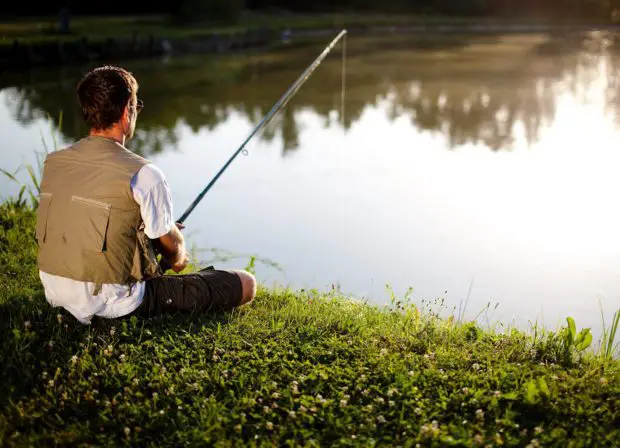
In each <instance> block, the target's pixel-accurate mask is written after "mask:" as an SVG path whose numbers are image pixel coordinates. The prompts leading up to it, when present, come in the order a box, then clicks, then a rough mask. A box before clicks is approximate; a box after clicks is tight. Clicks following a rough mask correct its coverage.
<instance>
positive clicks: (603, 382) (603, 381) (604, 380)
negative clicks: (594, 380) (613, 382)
mask: <svg viewBox="0 0 620 448" xmlns="http://www.w3.org/2000/svg"><path fill="white" fill-rule="evenodd" d="M598 382H599V383H600V384H601V385H603V386H606V385H607V383H608V382H609V381H607V378H605V377H601V379H600V380H598Z"/></svg>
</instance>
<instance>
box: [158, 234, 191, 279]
mask: <svg viewBox="0 0 620 448" xmlns="http://www.w3.org/2000/svg"><path fill="white" fill-rule="evenodd" d="M180 226H181V225H179V224H177V225H176V226H175V227H173V228H172V230H170V232H168V233H166V234H165V235H162V236H160V237H159V238H158V246H159V249H160V252H161V254H162V256H163V257H164V259H165V260H166V261H167V262H168V264H169V265H170V266H171V269H172V270H173V271H174V272H177V273H178V272H181V271H182V270H183V269H185V267H186V266H187V264H188V263H189V256H188V254H187V250H186V249H185V238H183V234H182V233H181V231H180V230H179V228H182V227H180Z"/></svg>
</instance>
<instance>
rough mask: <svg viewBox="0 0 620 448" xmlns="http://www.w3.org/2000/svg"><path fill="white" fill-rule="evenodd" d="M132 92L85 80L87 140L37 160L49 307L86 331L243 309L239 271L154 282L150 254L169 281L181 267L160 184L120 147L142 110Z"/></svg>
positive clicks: (128, 85) (119, 73)
mask: <svg viewBox="0 0 620 448" xmlns="http://www.w3.org/2000/svg"><path fill="white" fill-rule="evenodd" d="M137 91H138V83H137V81H136V79H135V78H134V77H133V75H132V74H131V73H129V72H127V71H126V70H124V69H121V68H118V67H111V66H104V67H99V68H96V69H94V70H92V71H91V72H89V73H87V74H86V75H85V76H84V77H83V78H82V80H81V81H80V82H79V84H78V88H77V97H78V101H79V104H80V107H81V109H82V114H83V117H84V119H85V121H86V123H87V124H88V126H89V127H90V133H89V135H88V136H87V137H85V138H83V139H81V140H79V141H78V142H76V143H74V144H73V145H71V146H70V147H68V148H66V149H63V150H61V151H56V152H53V153H50V154H49V155H48V156H47V158H46V160H45V165H44V170H43V177H42V180H41V196H40V203H39V207H38V211H37V227H36V237H37V241H38V245H39V254H38V263H39V270H40V278H41V282H42V283H43V286H44V288H45V296H46V298H47V301H48V302H49V303H50V304H51V305H52V306H61V307H64V308H65V309H66V310H68V311H69V312H70V313H71V314H72V315H73V316H75V317H76V318H77V319H78V320H79V321H80V322H82V323H84V324H88V323H90V321H91V319H92V317H93V316H100V317H104V318H116V317H121V316H126V315H129V314H139V315H143V316H155V315H158V314H161V313H164V312H172V311H208V310H225V309H232V308H234V307H236V306H240V305H243V304H245V303H248V302H251V301H252V300H253V299H254V296H255V294H256V281H255V278H254V276H252V275H251V274H250V273H248V272H245V271H239V270H231V271H223V270H216V269H213V268H211V267H210V268H207V269H203V270H201V271H199V272H196V273H191V274H184V275H162V273H161V271H160V269H159V266H158V264H157V260H156V258H155V252H154V248H153V246H155V247H156V248H157V249H158V251H159V252H160V253H161V254H162V257H163V258H164V259H165V260H166V261H167V262H168V263H169V265H170V266H171V268H172V269H173V270H174V271H175V272H177V273H179V272H181V271H182V270H183V269H184V268H185V267H186V266H187V264H188V261H189V258H188V255H187V251H186V247H185V241H184V238H183V235H182V233H181V232H180V230H182V229H183V226H182V225H180V224H175V222H174V218H173V206H172V197H171V193H170V189H169V187H168V184H167V182H166V178H165V176H164V174H163V173H162V172H161V171H160V170H159V169H158V168H157V167H156V166H154V165H153V164H152V163H150V162H149V161H148V160H146V159H144V158H142V157H139V156H138V155H136V154H134V153H132V152H130V151H129V150H127V149H126V148H125V146H124V145H125V142H126V141H127V140H130V139H131V138H132V137H133V134H134V130H135V126H136V120H137V117H138V113H139V112H140V110H141V109H142V106H143V103H142V101H141V100H139V99H138V97H137Z"/></svg>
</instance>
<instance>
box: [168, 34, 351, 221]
mask: <svg viewBox="0 0 620 448" xmlns="http://www.w3.org/2000/svg"><path fill="white" fill-rule="evenodd" d="M346 34H347V30H346V29H344V30H342V31H341V32H340V33H339V34H338V36H336V38H335V39H334V40H333V41H331V43H330V44H329V45H328V46H327V47H325V49H324V50H323V52H322V53H321V54H320V55H319V56H318V57H317V58H316V59H315V60H314V62H313V63H312V64H310V66H308V68H307V69H306V70H305V71H304V72H303V73H302V74H301V76H299V78H297V80H296V81H295V82H294V83H293V84H292V85H291V87H289V89H288V90H287V91H286V93H284V95H282V98H280V99H279V100H278V102H277V103H276V104H274V106H273V107H272V108H271V110H270V111H269V112H268V113H267V115H265V116H264V117H263V119H262V120H261V121H260V123H258V125H257V126H256V127H255V128H254V129H253V130H252V132H250V135H248V137H247V138H246V139H245V141H244V142H243V143H242V144H241V146H239V149H237V150H236V151H235V152H234V154H233V155H232V157H231V158H230V159H228V162H226V163H225V164H224V166H223V167H222V169H221V170H220V171H219V172H218V173H217V174H216V175H215V177H214V178H213V179H212V180H211V182H209V184H208V185H207V186H206V187H205V188H204V190H202V191H201V192H200V194H199V195H198V196H197V197H196V199H194V201H193V202H192V203H191V204H190V206H189V207H188V208H187V210H185V212H183V214H182V215H181V217H180V218H179V219H178V220H177V222H178V223H180V224H183V222H184V221H185V220H186V219H187V217H188V216H189V215H190V213H191V212H192V211H193V210H194V208H196V206H197V205H198V204H199V203H200V201H201V200H202V198H203V197H204V195H205V194H207V192H208V191H209V190H210V189H211V187H212V186H213V184H215V182H217V180H218V179H219V178H220V176H221V175H222V174H223V173H224V171H226V169H227V168H228V166H229V165H230V164H231V163H232V161H233V160H234V159H235V158H236V157H237V156H238V155H239V154H240V153H241V152H242V151H243V150H244V148H245V146H246V145H247V144H248V142H249V141H250V140H251V139H252V138H253V137H254V135H256V133H257V132H258V131H260V130H261V129H262V128H264V127H265V125H266V124H267V123H268V122H269V121H270V120H271V119H272V118H273V116H274V115H275V114H276V113H277V112H278V111H279V110H280V109H282V108H283V107H284V106H286V104H287V103H288V102H289V100H290V99H291V98H292V97H293V96H294V95H295V93H297V91H298V90H299V89H300V87H301V86H302V85H303V84H304V83H305V82H306V81H307V80H308V78H309V77H310V75H311V74H312V73H313V72H314V70H316V68H317V67H318V66H319V64H320V63H321V62H323V59H325V57H326V56H327V55H328V54H329V52H330V51H331V50H332V48H334V46H335V45H336V44H337V43H338V41H339V40H340V39H341V38H342V37H343V36H344V35H346Z"/></svg>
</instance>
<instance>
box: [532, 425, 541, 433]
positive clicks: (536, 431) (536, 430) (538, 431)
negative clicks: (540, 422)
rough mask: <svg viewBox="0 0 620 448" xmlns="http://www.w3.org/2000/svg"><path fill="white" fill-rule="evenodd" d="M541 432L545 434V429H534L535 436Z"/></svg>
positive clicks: (538, 427)
mask: <svg viewBox="0 0 620 448" xmlns="http://www.w3.org/2000/svg"><path fill="white" fill-rule="evenodd" d="M541 432H543V429H542V428H541V427H540V426H537V427H535V428H534V434H540V433H541Z"/></svg>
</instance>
